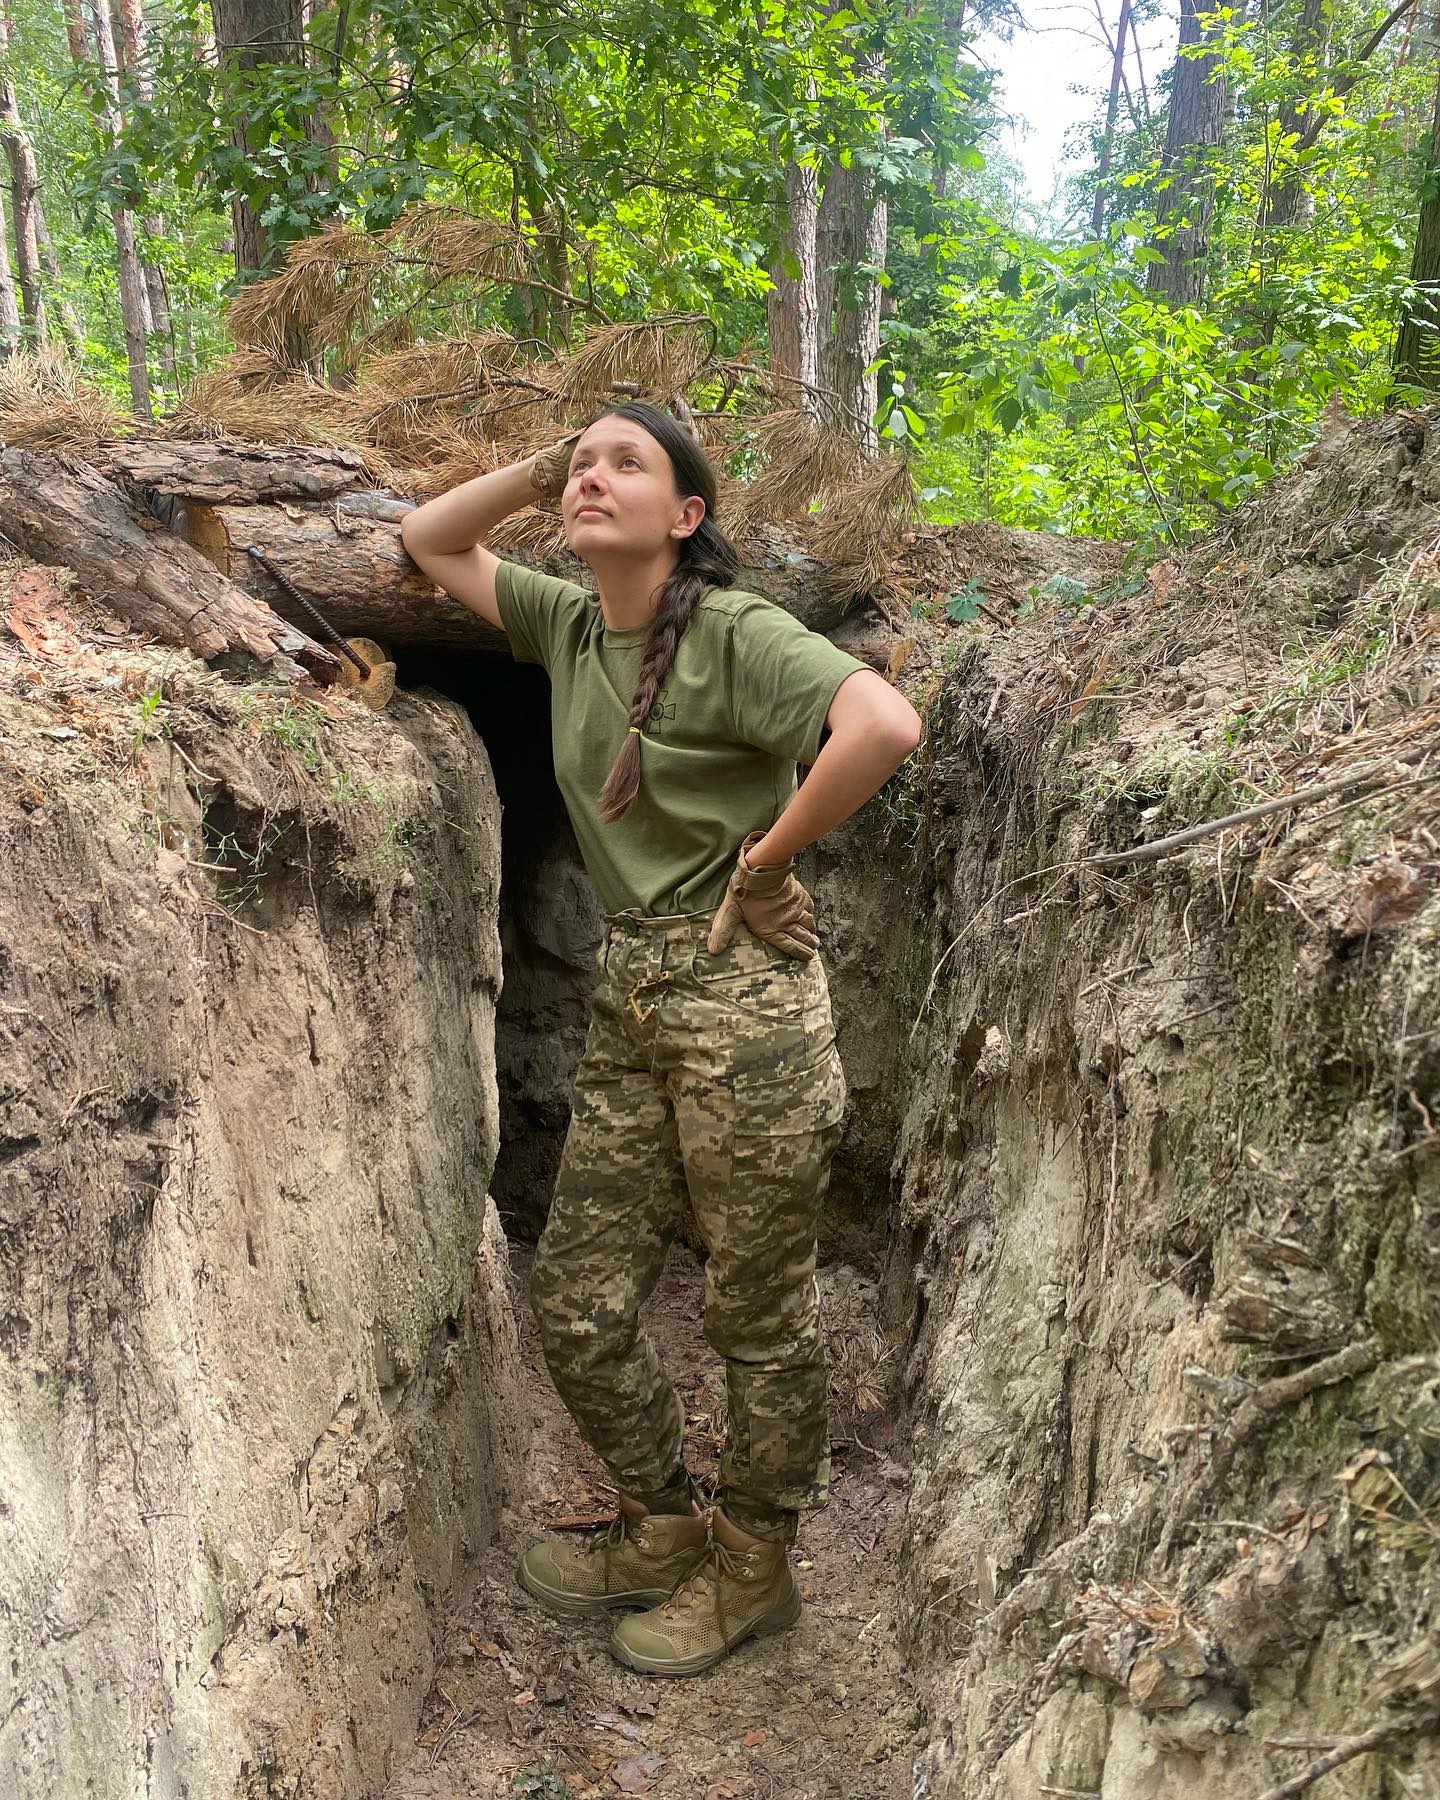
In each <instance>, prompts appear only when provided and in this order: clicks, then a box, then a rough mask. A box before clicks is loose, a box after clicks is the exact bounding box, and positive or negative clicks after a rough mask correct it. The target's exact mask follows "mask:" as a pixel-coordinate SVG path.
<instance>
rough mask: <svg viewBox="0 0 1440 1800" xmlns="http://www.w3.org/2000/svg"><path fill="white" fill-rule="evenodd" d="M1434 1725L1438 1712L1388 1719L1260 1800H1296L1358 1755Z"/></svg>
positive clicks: (1345, 1741) (1318, 1759) (1346, 1740)
mask: <svg viewBox="0 0 1440 1800" xmlns="http://www.w3.org/2000/svg"><path fill="white" fill-rule="evenodd" d="M1434 1724H1435V1715H1434V1713H1422V1714H1417V1713H1408V1714H1406V1715H1405V1716H1404V1717H1402V1718H1398V1719H1385V1720H1383V1721H1382V1722H1381V1723H1380V1724H1379V1725H1372V1726H1371V1727H1370V1729H1369V1730H1368V1731H1362V1732H1360V1733H1359V1735H1358V1736H1356V1737H1348V1738H1341V1739H1340V1741H1339V1743H1338V1744H1336V1745H1335V1746H1334V1748H1333V1749H1331V1750H1327V1751H1326V1752H1325V1754H1324V1755H1323V1756H1317V1757H1316V1758H1315V1760H1314V1762H1312V1763H1310V1764H1309V1765H1308V1766H1307V1767H1305V1768H1303V1769H1302V1770H1301V1771H1300V1773H1299V1774H1298V1775H1292V1776H1291V1777H1290V1779H1289V1780H1288V1781H1282V1782H1281V1783H1280V1785H1279V1786H1278V1787H1272V1788H1267V1789H1266V1790H1265V1792H1264V1793H1263V1794H1262V1795H1261V1796H1260V1800H1293V1796H1294V1795H1296V1794H1303V1793H1304V1792H1305V1790H1306V1788H1309V1787H1314V1785H1315V1783H1316V1782H1317V1781H1319V1779H1320V1778H1321V1776H1322V1775H1328V1774H1329V1773H1330V1771H1331V1770H1332V1769H1338V1768H1339V1767H1340V1766H1341V1764H1342V1763H1347V1762H1353V1761H1354V1760H1355V1758H1356V1757H1357V1756H1368V1755H1369V1753H1370V1752H1371V1751H1372V1750H1384V1749H1386V1748H1387V1747H1388V1746H1389V1745H1391V1744H1395V1743H1398V1742H1399V1741H1400V1740H1401V1739H1402V1738H1407V1737H1414V1736H1415V1735H1416V1733H1417V1732H1421V1731H1425V1730H1427V1729H1429V1728H1430V1727H1433V1726H1434Z"/></svg>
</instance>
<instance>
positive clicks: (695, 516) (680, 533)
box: [670, 494, 705, 538]
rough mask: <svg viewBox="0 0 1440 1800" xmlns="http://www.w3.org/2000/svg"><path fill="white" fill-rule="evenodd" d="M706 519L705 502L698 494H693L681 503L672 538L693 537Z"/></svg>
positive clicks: (671, 528)
mask: <svg viewBox="0 0 1440 1800" xmlns="http://www.w3.org/2000/svg"><path fill="white" fill-rule="evenodd" d="M704 517H705V502H704V501H703V500H702V499H701V498H700V496H699V495H698V494H691V495H690V496H689V498H688V499H685V500H682V501H681V502H680V510H679V512H678V513H677V514H676V515H675V523H674V524H673V525H672V526H671V527H670V535H671V537H672V538H688V537H693V536H694V535H695V533H696V532H697V531H698V530H699V529H700V524H701V521H702V520H703V519H704Z"/></svg>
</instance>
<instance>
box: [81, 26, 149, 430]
mask: <svg viewBox="0 0 1440 1800" xmlns="http://www.w3.org/2000/svg"><path fill="white" fill-rule="evenodd" d="M90 19H91V23H92V25H93V27H94V30H95V48H96V51H97V52H98V54H99V58H100V85H99V88H98V89H97V90H96V91H97V93H98V94H99V96H100V101H101V119H102V121H103V123H104V127H105V137H106V140H107V142H108V144H109V146H110V148H111V149H112V150H113V149H114V147H115V145H116V144H117V143H118V142H119V141H120V135H121V133H122V132H123V130H124V128H125V120H124V117H123V115H122V113H121V111H120V70H119V67H118V65H117V63H116V59H115V35H114V32H113V30H112V28H111V23H110V7H109V0H90ZM110 216H111V218H112V219H113V220H114V223H115V258H116V266H117V270H118V273H119V278H120V318H121V322H122V324H123V326H124V330H125V363H126V367H127V370H128V373H129V376H130V406H131V409H132V410H133V412H134V413H135V416H136V417H137V418H140V419H148V418H149V417H150V416H151V409H150V368H149V363H148V360H147V357H146V344H145V340H146V337H147V336H148V334H149V330H150V323H151V321H150V301H149V297H148V295H147V294H146V291H145V277H144V275H143V273H142V272H141V269H140V252H139V250H138V248H137V246H136V242H135V215H134V213H132V212H131V211H130V209H129V207H128V206H114V207H112V208H111V210H110Z"/></svg>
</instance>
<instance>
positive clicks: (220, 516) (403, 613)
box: [185, 495, 505, 651]
mask: <svg viewBox="0 0 1440 1800" xmlns="http://www.w3.org/2000/svg"><path fill="white" fill-rule="evenodd" d="M357 498H360V499H362V500H366V499H368V498H369V496H365V495H362V496H357ZM395 504H396V503H395V502H394V501H392V502H390V505H391V506H394V505H395ZM185 532H186V535H187V537H188V538H189V541H190V543H191V544H192V545H194V547H195V548H196V549H197V550H199V551H201V552H203V554H204V555H205V556H207V557H208V558H209V559H210V561H211V562H212V563H213V564H214V565H215V567H216V568H217V569H218V570H219V571H220V572H221V573H222V574H223V575H226V576H228V578H229V579H230V580H231V581H233V582H234V583H235V584H236V585H237V586H239V587H242V588H244V589H245V591H246V592H247V593H249V594H252V595H254V596H255V597H256V598H257V599H261V600H264V601H265V602H266V603H267V604H268V605H271V606H273V607H274V608H275V610H276V611H277V612H278V613H280V614H282V615H284V616H286V617H290V616H293V615H294V610H295V609H294V608H293V606H292V605H291V603H290V601H289V600H287V599H286V598H285V596H284V595H283V594H282V593H280V592H279V590H278V589H277V588H276V586H275V584H274V582H273V581H271V579H270V577H269V576H268V575H267V574H266V573H265V571H264V570H263V569H262V568H260V567H259V566H258V565H257V564H256V563H255V562H254V561H252V559H251V558H250V556H249V555H247V551H248V550H249V549H250V547H251V545H253V546H254V547H255V548H256V549H257V550H263V551H264V552H265V554H266V556H268V557H269V558H270V559H271V561H272V562H274V563H275V565H276V566H277V567H278V568H279V569H280V570H282V572H283V573H284V574H286V575H288V576H289V578H290V580H291V581H292V582H294V584H295V586H296V587H297V588H299V589H300V591H301V593H302V594H304V596H305V598H306V599H307V600H309V601H310V602H311V603H312V604H313V605H314V606H316V607H318V608H319V610H320V612H321V613H322V614H323V615H324V617H325V618H326V619H328V620H329V622H330V624H331V625H333V626H334V627H335V629H336V630H337V631H338V632H340V633H341V634H342V635H343V636H345V637H368V638H376V639H378V641H379V642H380V643H382V644H385V645H389V646H393V645H396V644H453V645H455V646H456V647H457V648H466V649H471V650H493V651H502V650H504V649H505V634H504V633H503V632H500V631H495V630H493V629H492V628H491V627H490V626H489V625H487V624H486V623H485V621H484V620H483V619H481V618H480V617H478V616H477V615H476V614H475V613H472V612H471V611H470V610H469V609H468V608H467V607H464V606H461V605H460V603H459V601H458V600H452V599H451V598H450V596H449V595H448V594H443V593H441V591H440V590H439V588H437V587H436V586H435V584H434V582H432V581H431V580H430V578H429V577H428V576H427V575H423V574H422V573H421V572H420V570H419V569H418V568H416V566H415V564H414V563H413V562H412V561H411V560H410V557H409V555H408V554H407V552H406V550H405V547H404V545H403V544H402V543H401V542H400V528H399V524H398V522H395V521H391V520H388V519H384V518H381V519H376V518H372V517H368V516H366V512H365V511H364V510H353V511H352V510H350V509H349V508H347V507H346V506H345V505H344V502H343V501H342V502H341V503H340V504H339V505H331V506H329V507H324V508H321V507H310V506H294V505H290V506H202V505H200V504H198V503H196V502H194V501H188V502H187V503H186V507H185Z"/></svg>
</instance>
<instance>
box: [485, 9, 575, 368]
mask: <svg viewBox="0 0 1440 1800" xmlns="http://www.w3.org/2000/svg"><path fill="white" fill-rule="evenodd" d="M502 17H503V20H504V25H505V46H506V51H507V54H508V56H509V61H510V82H511V86H512V88H514V89H515V90H516V100H517V110H519V112H520V113H521V114H522V116H523V117H524V118H525V119H526V120H527V121H528V123H527V125H526V126H525V127H524V131H525V132H526V133H528V134H529V136H530V139H531V142H532V143H538V142H539V141H541V140H542V138H543V136H544V133H545V127H544V126H543V125H542V123H541V121H540V120H538V119H537V118H536V117H535V116H534V113H533V111H532V109H531V107H530V106H529V104H528V101H525V102H521V101H520V99H519V90H520V88H521V87H522V85H523V84H524V83H525V82H526V81H527V80H528V78H529V69H530V55H531V52H530V44H529V36H530V34H529V30H528V26H527V23H526V18H525V9H524V7H523V6H522V5H520V4H518V0H510V4H508V5H507V6H506V7H505V9H504V13H503V15H502ZM521 150H522V153H521V154H520V155H519V156H517V158H516V162H515V167H514V172H513V174H512V177H511V206H510V216H511V219H512V221H513V222H514V225H515V229H516V231H517V232H518V233H520V234H521V235H522V236H524V237H525V238H526V242H527V248H528V253H529V257H530V262H531V265H532V268H533V271H534V275H535V284H534V286H532V287H528V288H527V287H522V288H521V289H520V296H519V297H520V304H521V306H522V307H523V309H524V312H525V325H526V329H527V331H528V332H529V334H530V336H531V337H535V338H538V339H539V340H540V342H541V343H543V344H552V345H563V346H565V347H568V345H569V323H570V320H569V309H568V308H567V307H566V305H565V301H564V296H565V295H566V294H568V293H569V291H570V270H569V258H568V256H567V254H566V247H565V226H564V221H563V220H561V219H557V217H556V216H555V212H554V209H553V207H552V206H551V204H550V201H549V199H548V197H547V196H546V193H545V190H544V188H543V186H542V185H541V183H540V179H539V177H538V176H537V175H536V173H535V171H534V169H532V168H531V167H530V165H529V163H528V162H527V161H526V160H525V157H524V154H523V146H522V147H521ZM522 200H523V202H524V206H525V211H524V215H522V213H521V210H520V203H521V201H522ZM527 225H528V231H527V229H526V227H527Z"/></svg>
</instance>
